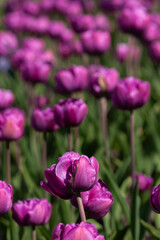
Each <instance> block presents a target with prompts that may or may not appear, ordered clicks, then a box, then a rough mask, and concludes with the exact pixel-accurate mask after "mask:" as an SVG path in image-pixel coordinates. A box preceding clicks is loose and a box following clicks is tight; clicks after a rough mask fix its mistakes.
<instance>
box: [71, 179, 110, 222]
mask: <svg viewBox="0 0 160 240" xmlns="http://www.w3.org/2000/svg"><path fill="white" fill-rule="evenodd" d="M81 198H82V201H83V206H84V210H85V212H86V214H87V216H88V217H89V218H94V219H98V218H102V217H104V216H105V215H106V214H107V213H108V212H109V211H110V208H111V206H112V204H113V197H112V194H111V192H110V191H109V190H108V189H107V186H106V184H105V183H104V182H103V181H102V180H101V179H99V180H98V182H96V184H95V185H94V187H93V188H91V189H90V190H89V191H86V192H82V193H81ZM70 201H71V203H72V205H74V206H75V207H78V204H77V200H76V197H75V196H73V197H72V198H71V200H70Z"/></svg>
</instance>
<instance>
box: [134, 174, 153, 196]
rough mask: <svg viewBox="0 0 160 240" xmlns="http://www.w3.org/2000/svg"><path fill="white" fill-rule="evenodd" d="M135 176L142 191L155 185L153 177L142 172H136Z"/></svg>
mask: <svg viewBox="0 0 160 240" xmlns="http://www.w3.org/2000/svg"><path fill="white" fill-rule="evenodd" d="M135 178H136V181H138V188H139V191H141V192H144V191H147V190H148V189H150V187H151V186H152V185H153V178H152V177H148V176H146V175H144V174H142V173H136V174H135Z"/></svg>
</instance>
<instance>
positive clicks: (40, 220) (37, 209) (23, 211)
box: [12, 198, 52, 226]
mask: <svg viewBox="0 0 160 240" xmlns="http://www.w3.org/2000/svg"><path fill="white" fill-rule="evenodd" d="M51 209H52V206H51V204H50V203H48V201H47V199H38V198H33V199H28V200H25V201H18V202H16V203H15V204H13V207H12V215H13V219H14V220H15V221H16V222H17V223H18V224H19V225H20V226H28V225H32V226H36V225H44V224H46V223H47V222H48V221H49V219H50V216H51Z"/></svg>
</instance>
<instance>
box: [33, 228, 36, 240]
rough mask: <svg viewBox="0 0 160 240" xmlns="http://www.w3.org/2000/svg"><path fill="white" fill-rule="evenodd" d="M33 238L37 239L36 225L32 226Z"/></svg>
mask: <svg viewBox="0 0 160 240" xmlns="http://www.w3.org/2000/svg"><path fill="white" fill-rule="evenodd" d="M32 240H36V227H35V226H33V227H32Z"/></svg>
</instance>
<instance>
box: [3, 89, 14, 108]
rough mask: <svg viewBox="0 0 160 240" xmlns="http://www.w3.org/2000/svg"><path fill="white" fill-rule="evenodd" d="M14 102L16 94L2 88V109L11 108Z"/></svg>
mask: <svg viewBox="0 0 160 240" xmlns="http://www.w3.org/2000/svg"><path fill="white" fill-rule="evenodd" d="M13 102H14V94H13V93H12V92H11V91H10V90H5V89H0V110H3V109H5V108H9V107H11V106H12V104H13Z"/></svg>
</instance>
